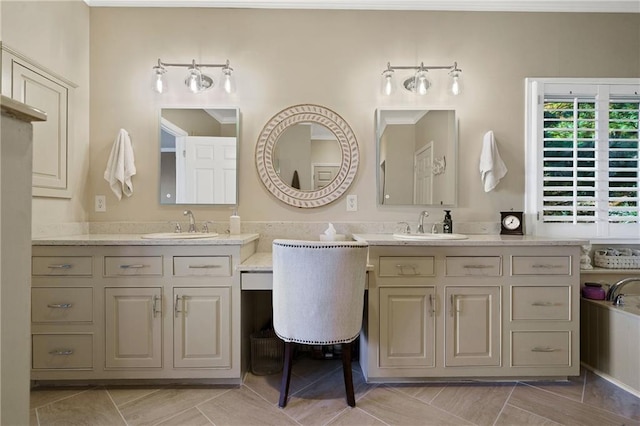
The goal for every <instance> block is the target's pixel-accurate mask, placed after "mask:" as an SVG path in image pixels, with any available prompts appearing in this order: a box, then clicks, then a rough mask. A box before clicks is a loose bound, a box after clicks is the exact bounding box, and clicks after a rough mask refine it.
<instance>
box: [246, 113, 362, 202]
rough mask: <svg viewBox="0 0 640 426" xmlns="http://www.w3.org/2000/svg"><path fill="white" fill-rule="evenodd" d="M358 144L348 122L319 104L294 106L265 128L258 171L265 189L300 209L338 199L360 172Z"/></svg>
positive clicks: (258, 153)
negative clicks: (357, 172)
mask: <svg viewBox="0 0 640 426" xmlns="http://www.w3.org/2000/svg"><path fill="white" fill-rule="evenodd" d="M358 157H359V152H358V143H357V141H356V138H355V136H354V134H353V131H352V130H351V128H350V127H349V125H348V124H347V122H346V121H344V120H343V119H342V117H340V116H339V115H338V114H336V113H335V112H333V111H331V110H330V109H327V108H324V107H322V106H319V105H311V104H305V105H295V106H292V107H289V108H286V109H284V110H282V111H280V112H279V113H278V114H276V115H275V116H274V117H273V118H272V119H271V120H269V122H267V124H266V125H265V126H264V128H263V129H262V132H261V133H260V136H259V138H258V144H257V145H256V167H257V169H258V175H259V176H260V179H261V180H262V183H263V184H264V185H265V187H266V188H267V190H269V192H271V193H272V194H273V195H274V196H275V197H276V198H278V199H279V200H281V201H283V202H285V203H287V204H289V205H292V206H295V207H301V208H312V207H320V206H323V205H325V204H329V203H331V202H333V201H335V200H337V199H338V198H340V196H341V195H342V194H344V193H345V191H346V190H347V189H348V188H349V186H350V185H351V182H353V179H354V178H355V175H356V171H357V170H358Z"/></svg>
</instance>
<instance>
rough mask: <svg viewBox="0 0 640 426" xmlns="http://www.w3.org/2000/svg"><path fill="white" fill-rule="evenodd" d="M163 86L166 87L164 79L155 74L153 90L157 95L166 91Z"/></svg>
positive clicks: (160, 75)
mask: <svg viewBox="0 0 640 426" xmlns="http://www.w3.org/2000/svg"><path fill="white" fill-rule="evenodd" d="M165 86H166V85H165V83H164V79H163V78H162V74H161V73H156V78H155V81H154V85H153V90H155V91H156V92H157V93H164V91H165V90H166V87H165Z"/></svg>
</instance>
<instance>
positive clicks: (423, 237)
mask: <svg viewBox="0 0 640 426" xmlns="http://www.w3.org/2000/svg"><path fill="white" fill-rule="evenodd" d="M393 238H395V239H396V240H408V241H432V240H466V239H467V238H469V237H467V236H466V235H463V234H393Z"/></svg>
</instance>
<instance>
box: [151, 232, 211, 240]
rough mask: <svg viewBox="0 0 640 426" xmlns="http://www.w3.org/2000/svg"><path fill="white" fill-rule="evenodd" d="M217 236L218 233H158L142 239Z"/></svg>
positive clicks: (183, 238) (181, 238)
mask: <svg viewBox="0 0 640 426" xmlns="http://www.w3.org/2000/svg"><path fill="white" fill-rule="evenodd" d="M217 236H218V233H216V232H159V233H157V234H144V235H143V236H142V238H144V239H148V240H193V239H196V238H213V237H217Z"/></svg>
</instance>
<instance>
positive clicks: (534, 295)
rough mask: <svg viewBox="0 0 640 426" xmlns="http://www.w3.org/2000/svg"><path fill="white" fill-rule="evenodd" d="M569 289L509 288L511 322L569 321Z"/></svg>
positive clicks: (565, 287)
mask: <svg viewBox="0 0 640 426" xmlns="http://www.w3.org/2000/svg"><path fill="white" fill-rule="evenodd" d="M570 307H571V287H569V286H562V287H551V286H546V287H538V286H536V287H533V286H513V287H511V320H512V321H519V320H549V321H570V320H571V309H570Z"/></svg>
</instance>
